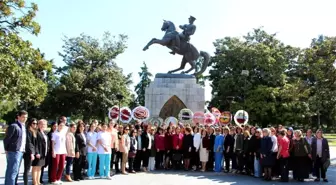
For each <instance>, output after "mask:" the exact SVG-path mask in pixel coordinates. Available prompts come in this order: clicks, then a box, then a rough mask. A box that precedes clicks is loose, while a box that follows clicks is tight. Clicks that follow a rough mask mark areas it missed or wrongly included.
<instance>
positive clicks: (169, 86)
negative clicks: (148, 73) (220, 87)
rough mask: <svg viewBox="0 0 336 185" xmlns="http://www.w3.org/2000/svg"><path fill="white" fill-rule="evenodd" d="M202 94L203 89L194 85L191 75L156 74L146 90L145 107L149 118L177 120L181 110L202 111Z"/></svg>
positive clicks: (203, 97) (203, 99) (203, 101)
mask: <svg viewBox="0 0 336 185" xmlns="http://www.w3.org/2000/svg"><path fill="white" fill-rule="evenodd" d="M204 94H205V92H204V88H203V87H202V86H200V85H199V84H197V83H196V78H195V77H194V76H193V75H187V74H162V73H158V74H156V75H155V79H154V81H153V82H152V83H151V84H150V85H149V87H147V88H146V92H145V106H146V107H147V108H148V109H149V110H150V112H151V117H161V118H162V119H165V118H167V117H169V116H174V117H176V118H177V116H178V113H179V112H180V110H181V109H183V108H187V109H190V110H192V111H193V112H196V111H204V106H205V95H204Z"/></svg>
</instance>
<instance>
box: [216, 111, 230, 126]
mask: <svg viewBox="0 0 336 185" xmlns="http://www.w3.org/2000/svg"><path fill="white" fill-rule="evenodd" d="M231 119H232V114H231V112H229V111H224V112H222V114H221V116H220V118H219V122H220V123H221V124H228V123H230V122H231Z"/></svg>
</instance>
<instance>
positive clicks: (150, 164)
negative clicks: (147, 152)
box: [148, 157, 155, 171]
mask: <svg viewBox="0 0 336 185" xmlns="http://www.w3.org/2000/svg"><path fill="white" fill-rule="evenodd" d="M154 169H155V157H149V159H148V171H154Z"/></svg>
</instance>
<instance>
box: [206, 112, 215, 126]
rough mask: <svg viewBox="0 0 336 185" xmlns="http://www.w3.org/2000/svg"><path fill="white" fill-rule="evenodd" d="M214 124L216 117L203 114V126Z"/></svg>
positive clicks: (210, 114)
mask: <svg viewBox="0 0 336 185" xmlns="http://www.w3.org/2000/svg"><path fill="white" fill-rule="evenodd" d="M215 123H216V117H215V116H214V115H213V114H212V113H210V112H207V113H205V114H204V124H206V125H213V124H215Z"/></svg>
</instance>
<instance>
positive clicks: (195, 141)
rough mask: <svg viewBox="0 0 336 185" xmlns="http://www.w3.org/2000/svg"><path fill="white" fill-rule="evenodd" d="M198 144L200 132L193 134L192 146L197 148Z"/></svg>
mask: <svg viewBox="0 0 336 185" xmlns="http://www.w3.org/2000/svg"><path fill="white" fill-rule="evenodd" d="M200 146H201V134H200V133H196V134H194V147H195V148H196V150H198V149H199V147H200Z"/></svg>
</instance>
